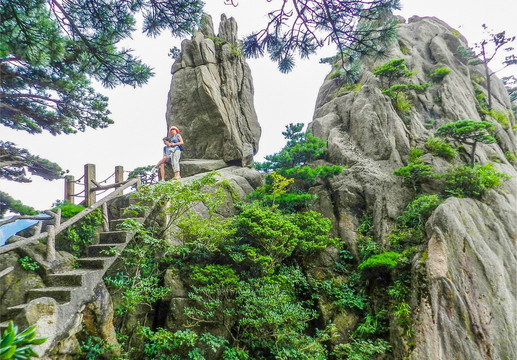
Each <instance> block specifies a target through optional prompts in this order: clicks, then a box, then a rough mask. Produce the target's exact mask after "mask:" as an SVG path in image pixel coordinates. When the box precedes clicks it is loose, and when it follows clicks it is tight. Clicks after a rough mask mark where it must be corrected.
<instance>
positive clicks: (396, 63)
mask: <svg viewBox="0 0 517 360" xmlns="http://www.w3.org/2000/svg"><path fill="white" fill-rule="evenodd" d="M373 74H374V75H375V76H377V77H379V78H381V79H387V80H388V86H390V85H391V82H392V81H393V80H395V79H400V78H402V77H411V76H413V75H414V74H415V73H414V72H411V71H409V70H408V68H407V66H406V60H405V59H393V60H390V61H388V62H386V63H384V64H382V65H379V66H378V67H376V68H375V69H373Z"/></svg>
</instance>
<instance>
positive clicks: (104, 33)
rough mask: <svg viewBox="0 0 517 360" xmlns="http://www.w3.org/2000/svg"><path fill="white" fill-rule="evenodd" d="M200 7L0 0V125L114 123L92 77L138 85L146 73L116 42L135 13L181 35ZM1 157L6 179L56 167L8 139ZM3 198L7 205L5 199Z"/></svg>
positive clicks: (66, 128)
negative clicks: (27, 172)
mask: <svg viewBox="0 0 517 360" xmlns="http://www.w3.org/2000/svg"><path fill="white" fill-rule="evenodd" d="M202 9H203V3H202V2H201V1H200V0H182V1H173V0H168V1H160V2H155V1H150V0H144V1H113V0H111V1H104V0H88V1H86V0H71V1H58V0H0V18H1V19H2V22H1V24H0V100H1V101H0V123H1V124H2V125H4V126H7V127H9V128H11V129H16V130H22V131H26V132H28V133H31V134H37V133H42V132H43V131H48V132H49V133H51V134H53V135H57V134H72V133H75V132H77V131H84V130H85V129H86V128H88V127H90V128H94V129H95V128H105V127H106V126H108V125H109V124H112V123H113V121H112V120H111V119H110V118H109V114H110V112H109V110H108V108H107V106H108V98H107V97H105V96H103V95H101V94H99V93H97V92H96V91H95V90H94V89H93V87H92V86H91V79H95V80H97V81H99V82H101V83H102V84H103V85H104V86H106V87H114V86H117V85H120V84H125V85H131V86H140V85H142V84H145V83H146V82H147V80H148V79H149V77H150V76H152V71H151V68H150V67H149V66H147V65H145V64H143V63H142V62H141V61H140V60H139V59H137V58H136V57H134V56H133V55H132V53H131V50H126V49H118V48H117V44H118V43H119V42H120V41H121V40H123V39H125V38H127V37H128V36H130V34H131V33H132V32H133V31H134V30H135V24H136V20H135V17H136V16H137V15H138V16H140V15H141V16H142V17H143V31H144V32H145V33H146V34H148V35H151V36H154V35H157V34H158V33H159V32H160V31H162V30H164V29H169V30H170V31H171V32H172V34H173V35H176V36H184V35H187V34H190V33H191V32H192V31H193V29H194V28H195V27H196V26H197V24H199V22H200V20H201V16H202ZM0 157H1V158H0V164H1V165H2V166H1V177H2V178H6V179H8V180H12V181H21V182H27V181H30V179H28V178H27V177H26V176H25V168H28V170H29V171H30V172H31V173H32V174H33V175H37V176H42V177H43V178H45V179H56V178H59V177H60V176H61V173H62V170H61V168H60V167H59V166H58V165H57V164H55V163H52V162H50V161H48V160H45V159H41V158H39V157H38V156H35V155H31V154H30V153H29V152H28V151H27V150H25V149H22V148H18V147H16V146H15V144H13V143H11V142H0ZM3 199H4V200H5V201H6V206H7V207H9V205H8V204H7V200H8V199H12V198H11V197H9V196H4V197H3ZM12 204H13V205H15V203H12ZM16 204H17V203H16ZM11 208H12V207H11ZM16 208H17V209H22V208H20V207H19V206H16Z"/></svg>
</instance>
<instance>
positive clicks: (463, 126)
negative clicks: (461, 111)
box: [435, 120, 497, 167]
mask: <svg viewBox="0 0 517 360" xmlns="http://www.w3.org/2000/svg"><path fill="white" fill-rule="evenodd" d="M493 131H494V124H492V123H491V122H488V121H475V120H458V121H455V122H450V123H447V124H445V125H442V126H440V127H439V128H438V129H436V133H435V135H436V136H440V137H444V138H450V139H453V140H457V141H460V142H461V143H462V144H467V145H472V150H471V152H470V166H471V167H474V164H475V154H476V146H477V143H478V142H481V143H484V144H493V143H496V142H497V140H496V138H495V137H494V136H492V132H493Z"/></svg>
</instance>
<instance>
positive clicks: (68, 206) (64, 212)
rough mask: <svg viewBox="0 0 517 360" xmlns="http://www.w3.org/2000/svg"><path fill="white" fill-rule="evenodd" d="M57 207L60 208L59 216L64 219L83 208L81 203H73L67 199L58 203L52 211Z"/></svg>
mask: <svg viewBox="0 0 517 360" xmlns="http://www.w3.org/2000/svg"><path fill="white" fill-rule="evenodd" d="M57 209H61V217H62V218H64V219H70V218H71V217H73V216H74V215H77V214H79V213H80V212H81V211H83V210H84V209H85V207H84V206H82V205H75V204H72V203H70V202H69V201H64V202H63V203H61V204H58V205H57V206H56V207H54V208H53V209H52V211H53V212H56V211H57Z"/></svg>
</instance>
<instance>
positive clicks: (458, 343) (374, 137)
mask: <svg viewBox="0 0 517 360" xmlns="http://www.w3.org/2000/svg"><path fill="white" fill-rule="evenodd" d="M459 46H463V47H466V46H467V43H466V40H465V39H464V38H463V37H462V36H461V35H460V34H459V33H458V32H457V31H456V30H454V29H452V28H450V27H449V26H448V25H447V24H445V23H443V22H442V21H440V20H438V19H435V18H419V17H413V18H411V19H409V22H408V23H404V24H401V25H400V28H399V38H398V41H397V42H396V43H395V44H393V46H392V47H391V48H390V49H389V51H388V53H387V56H386V57H385V58H383V59H379V60H371V59H366V60H363V61H362V62H361V65H362V70H361V76H360V78H359V80H358V82H357V84H359V85H357V84H355V85H354V86H353V87H352V86H347V85H345V84H344V82H343V81H341V80H339V78H332V76H329V77H328V78H327V79H326V80H325V82H324V83H323V85H322V87H321V89H320V92H319V96H318V100H317V104H316V109H315V114H314V121H313V122H312V123H311V125H310V128H311V129H312V131H313V133H314V134H315V135H316V136H318V137H322V138H324V139H326V140H327V141H328V150H329V160H330V161H331V162H333V163H336V164H341V165H346V166H348V167H349V168H348V169H346V170H345V171H344V172H343V174H341V175H340V176H338V177H336V178H335V179H333V180H332V181H330V188H329V189H327V191H323V194H324V195H325V196H327V197H329V198H332V199H334V203H333V206H334V208H333V211H328V210H327V212H326V213H327V214H330V215H331V216H332V217H333V220H334V223H335V224H336V226H337V229H338V231H339V234H340V235H341V237H342V238H343V239H344V240H345V241H347V242H348V243H349V244H351V245H352V246H355V237H356V233H355V232H354V229H355V228H357V226H358V224H359V220H358V218H359V216H360V215H361V214H363V213H368V214H371V215H372V217H373V225H374V233H375V238H376V239H377V240H378V241H383V242H386V241H387V240H386V238H387V237H386V235H387V234H389V232H390V231H391V229H392V228H393V226H394V223H395V220H396V217H397V216H398V215H400V214H401V212H402V211H403V209H404V206H405V205H406V204H407V203H408V202H409V201H410V200H411V199H412V198H413V197H414V196H415V193H414V192H413V190H412V189H410V188H408V187H407V186H404V185H403V184H402V183H401V181H400V179H398V178H397V177H396V176H394V175H393V171H394V170H396V169H398V168H400V167H401V166H404V165H407V162H408V155H409V151H410V149H411V148H414V147H420V148H424V144H425V140H426V139H427V138H428V137H429V136H432V135H433V134H434V132H435V130H436V128H437V127H439V126H441V125H443V124H445V123H448V122H452V121H457V120H463V119H470V120H477V121H480V120H486V121H490V122H492V123H493V124H494V125H495V137H496V138H497V143H495V144H489V145H486V144H478V148H477V150H476V155H475V158H476V161H477V162H479V163H481V164H486V163H488V162H494V167H495V168H496V169H497V170H498V171H501V172H504V173H506V174H508V175H509V176H510V177H511V179H509V180H507V181H506V182H505V183H504V184H503V186H502V187H500V188H499V189H497V190H491V191H490V192H489V193H488V194H487V195H486V196H485V197H484V198H482V200H473V199H467V198H461V199H459V198H449V199H447V200H446V201H445V202H444V203H443V204H442V205H440V206H439V207H438V208H437V209H436V210H435V211H434V213H433V215H432V216H431V217H430V218H429V220H428V221H427V224H426V235H427V239H429V241H428V243H427V244H426V245H425V246H424V247H423V248H422V249H420V254H421V255H422V258H423V259H425V262H424V269H420V270H419V271H423V273H424V274H425V275H424V276H423V278H419V279H420V280H419V283H418V284H416V282H415V281H414V282H413V294H412V304H411V305H412V308H413V311H414V313H415V314H416V321H415V327H414V330H415V338H414V344H416V346H415V347H414V349H413V350H411V351H409V350H407V349H406V353H408V352H409V353H410V358H411V359H452V358H457V359H513V358H516V357H517V352H516V351H517V350H516V348H515V340H514V339H515V334H516V332H517V286H516V285H517V284H516V276H515V275H516V274H517V261H516V260H517V223H516V219H517V178H516V176H517V172H516V171H515V168H514V165H512V163H510V162H509V161H508V160H507V159H506V157H505V153H506V154H508V152H513V153H515V150H516V148H517V137H516V136H515V133H514V132H513V131H512V126H513V125H514V124H515V119H514V118H513V115H512V113H511V112H510V111H509V109H510V108H511V104H510V101H509V98H508V96H507V92H506V89H505V88H504V86H503V84H502V82H501V81H500V80H499V79H497V78H495V77H492V78H491V87H492V95H493V104H492V108H493V109H494V110H495V111H497V112H499V113H502V114H505V116H506V117H507V119H508V120H509V122H510V124H504V123H503V124H500V123H499V122H497V121H496V120H495V119H494V118H492V117H491V116H489V115H484V114H483V113H482V112H480V111H479V108H480V103H479V102H478V100H476V95H477V96H478V99H479V98H480V96H479V95H480V94H486V93H487V90H486V88H487V83H486V79H485V78H484V77H483V74H484V68H483V66H482V65H477V66H471V65H467V64H466V61H464V60H462V58H461V56H460V54H459V53H458V47H459ZM399 58H402V59H405V63H406V64H407V67H408V69H409V70H410V71H412V72H414V75H413V77H412V78H411V82H413V83H415V84H424V83H427V82H429V81H430V79H429V74H430V73H432V72H433V71H434V70H436V69H437V68H440V67H447V68H448V69H450V70H451V72H450V73H449V74H448V75H447V76H446V77H444V78H443V80H441V81H437V82H434V83H431V84H432V85H431V86H430V87H429V88H428V89H427V90H426V91H424V92H420V93H417V92H410V93H409V94H408V98H409V99H410V101H411V103H412V107H411V108H410V110H409V111H407V112H405V113H403V114H402V113H401V111H399V110H398V109H396V107H395V106H394V105H393V104H392V101H391V100H390V99H389V97H388V96H386V95H383V94H382V93H381V89H382V88H383V87H384V88H385V85H386V84H382V82H381V80H379V78H378V77H376V76H374V74H373V71H374V68H375V67H376V66H379V65H380V64H382V63H385V62H386V61H387V60H390V59H399ZM383 85H384V86H383ZM468 152H470V147H469V146H468V145H465V149H464V150H463V152H460V159H459V160H458V159H457V160H455V162H453V164H449V163H448V162H446V161H444V160H443V159H440V158H437V157H433V156H431V155H430V154H425V155H424V156H423V160H424V162H425V164H427V165H432V166H433V167H434V169H435V171H436V172H437V173H443V172H444V171H445V169H446V168H447V167H449V166H451V165H458V164H459V163H466V162H467V161H468V158H467V153H468ZM426 186H427V187H428V188H427V189H426V190H427V191H428V192H429V193H433V192H434V193H436V190H435V186H436V183H435V184H427V185H426ZM433 190H434V191H433ZM327 194H328V195H327ZM413 262H414V264H413V267H414V272H415V273H416V272H417V269H416V268H417V267H418V266H417V264H415V261H413ZM415 276H416V275H415V274H413V277H415ZM417 288H418V289H417ZM391 338H392V340H393V344H392V345H393V350H394V354H395V355H397V354H399V355H400V354H403V353H404V351H402V350H401V349H402V348H403V346H402V345H398V344H397V342H399V341H400V339H398V340H397V335H396V334H394V333H392V336H391ZM401 356H402V355H401Z"/></svg>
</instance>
